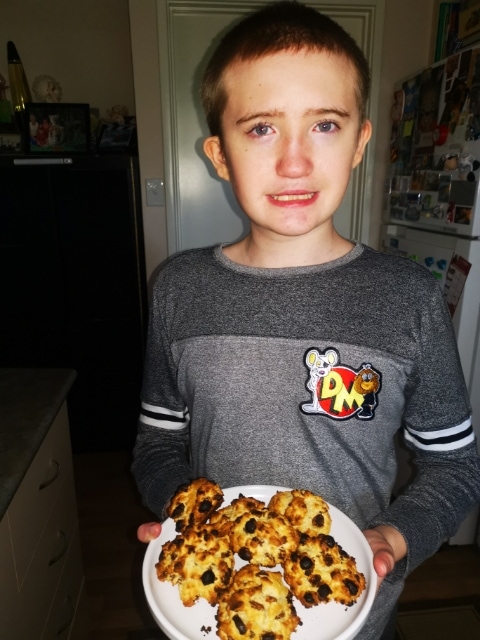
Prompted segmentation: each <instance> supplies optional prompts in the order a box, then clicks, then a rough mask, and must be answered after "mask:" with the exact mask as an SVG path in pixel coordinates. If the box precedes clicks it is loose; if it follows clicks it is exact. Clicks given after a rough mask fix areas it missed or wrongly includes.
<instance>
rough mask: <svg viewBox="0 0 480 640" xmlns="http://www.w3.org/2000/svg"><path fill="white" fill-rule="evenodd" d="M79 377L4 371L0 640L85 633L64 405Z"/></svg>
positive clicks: (54, 639) (53, 639)
mask: <svg viewBox="0 0 480 640" xmlns="http://www.w3.org/2000/svg"><path fill="white" fill-rule="evenodd" d="M74 379H75V374H74V373H73V372H72V371H69V370H57V369H29V370H24V369H0V406H1V407H2V422H1V424H0V443H1V448H0V475H1V479H2V483H1V487H0V566H1V567H2V570H1V572H0V640H12V638H15V640H35V639H37V638H38V640H58V639H59V638H60V639H62V640H74V639H75V640H81V639H85V640H86V638H87V635H88V623H87V605H86V595H85V590H84V576H83V567H82V558H81V549H80V537H79V530H78V515H77V507H76V496H75V485H74V479H73V466H72V455H71V447H70V436H69V426H68V413H67V406H66V396H67V393H68V391H69V390H70V388H71V386H72V384H73V381H74Z"/></svg>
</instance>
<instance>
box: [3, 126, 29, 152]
mask: <svg viewBox="0 0 480 640" xmlns="http://www.w3.org/2000/svg"><path fill="white" fill-rule="evenodd" d="M21 153H23V144H22V135H21V133H20V132H5V133H4V132H2V131H1V130H0V154H2V155H4V154H7V155H18V154H21Z"/></svg>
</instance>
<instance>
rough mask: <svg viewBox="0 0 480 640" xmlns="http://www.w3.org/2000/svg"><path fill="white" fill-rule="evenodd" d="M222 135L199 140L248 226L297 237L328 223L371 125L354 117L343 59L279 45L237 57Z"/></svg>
mask: <svg viewBox="0 0 480 640" xmlns="http://www.w3.org/2000/svg"><path fill="white" fill-rule="evenodd" d="M224 86H225V90H226V92H227V95H228V100H227V104H226V107H225V111H224V113H223V117H222V139H221V140H220V139H219V138H218V137H216V136H213V137H210V138H207V140H206V141H205V143H204V150H205V153H206V155H207V156H208V157H209V158H210V160H211V161H212V163H213V164H214V166H215V169H216V171H217V173H218V175H219V176H220V177H221V178H223V179H225V180H229V181H230V182H231V184H232V187H233V190H234V193H235V195H236V197H237V200H238V202H239V204H240V205H241V207H242V209H243V210H244V212H245V213H246V215H247V216H248V217H249V218H250V221H251V228H252V233H253V232H260V231H261V232H262V233H267V234H273V235H274V236H300V235H304V234H308V233H311V232H315V230H320V229H323V228H325V229H326V228H327V227H331V225H332V217H333V214H334V213H335V211H336V210H337V208H338V207H339V205H340V203H341V201H342V198H343V196H344V194H345V191H346V189H347V186H348V182H349V179H350V174H351V171H352V169H353V168H354V167H356V166H357V164H358V163H359V162H360V160H361V159H362V157H363V152H364V149H365V145H366V144H367V142H368V140H369V139H370V135H371V124H370V122H369V121H366V122H364V123H363V124H361V123H360V118H359V113H358V106H357V92H356V86H357V76H356V73H355V70H354V67H353V65H352V64H351V63H350V62H349V61H347V60H345V59H344V58H343V57H339V56H337V55H331V54H328V53H325V52H313V53H312V52H307V51H300V52H297V53H294V52H289V51H282V52H280V53H276V54H273V55H268V56H265V57H263V58H260V59H258V60H253V61H249V62H240V63H236V64H234V65H233V66H231V67H229V68H228V69H227V70H226V72H225V76H224Z"/></svg>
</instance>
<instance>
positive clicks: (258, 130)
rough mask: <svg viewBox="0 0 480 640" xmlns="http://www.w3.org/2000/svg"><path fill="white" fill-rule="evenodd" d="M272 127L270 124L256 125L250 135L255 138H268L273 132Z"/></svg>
mask: <svg viewBox="0 0 480 640" xmlns="http://www.w3.org/2000/svg"><path fill="white" fill-rule="evenodd" d="M271 130H272V129H271V127H269V126H268V124H256V125H255V126H254V127H253V128H252V129H250V131H249V133H251V134H253V135H254V136H266V135H268V134H269V133H270V132H271Z"/></svg>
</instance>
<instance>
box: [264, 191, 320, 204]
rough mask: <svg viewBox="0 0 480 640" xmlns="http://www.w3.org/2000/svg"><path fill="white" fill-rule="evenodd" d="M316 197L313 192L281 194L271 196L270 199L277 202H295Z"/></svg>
mask: <svg viewBox="0 0 480 640" xmlns="http://www.w3.org/2000/svg"><path fill="white" fill-rule="evenodd" d="M315 195H316V192H315V191H312V192H311V193H281V194H274V193H272V194H271V196H270V197H271V198H272V199H273V200H276V201H277V202H295V201H299V200H300V201H301V200H312V198H314V197H315Z"/></svg>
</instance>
